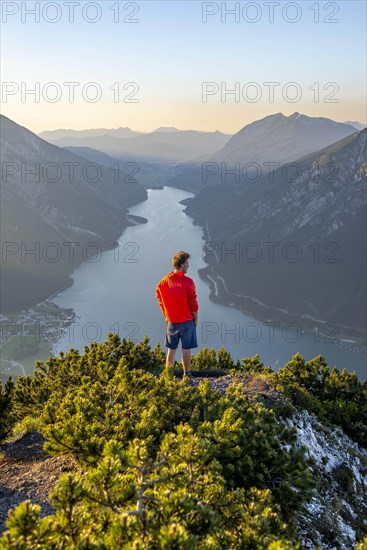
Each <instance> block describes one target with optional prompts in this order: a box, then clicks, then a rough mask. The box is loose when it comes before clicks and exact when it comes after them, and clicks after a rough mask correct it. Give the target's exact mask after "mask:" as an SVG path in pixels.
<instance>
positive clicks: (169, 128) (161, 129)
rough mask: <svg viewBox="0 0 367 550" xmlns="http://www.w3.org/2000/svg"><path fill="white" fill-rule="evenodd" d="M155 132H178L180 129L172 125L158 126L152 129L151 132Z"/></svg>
mask: <svg viewBox="0 0 367 550" xmlns="http://www.w3.org/2000/svg"><path fill="white" fill-rule="evenodd" d="M155 132H180V130H179V129H178V128H175V127H174V126H160V127H159V128H156V129H155V130H153V132H152V134H154V133H155Z"/></svg>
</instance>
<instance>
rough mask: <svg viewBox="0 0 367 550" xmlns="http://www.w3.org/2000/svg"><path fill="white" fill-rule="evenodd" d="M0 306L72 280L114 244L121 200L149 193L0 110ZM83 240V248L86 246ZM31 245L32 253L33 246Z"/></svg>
mask: <svg viewBox="0 0 367 550" xmlns="http://www.w3.org/2000/svg"><path fill="white" fill-rule="evenodd" d="M0 124H1V166H2V178H1V241H2V252H3V254H2V269H1V311H2V312H7V311H14V310H19V309H22V308H26V307H28V306H31V305H34V304H36V303H38V302H40V301H41V300H43V299H45V298H47V297H48V296H49V295H50V294H52V293H54V292H56V291H58V290H60V288H63V287H66V286H69V285H70V284H72V279H71V278H70V274H71V272H72V271H73V270H74V269H75V268H76V267H77V266H78V265H79V264H80V263H81V262H82V261H83V260H85V259H86V256H87V257H88V256H89V255H90V256H92V255H93V254H94V255H95V254H98V252H99V251H100V250H101V249H105V248H109V247H112V246H113V245H114V242H115V240H116V239H117V238H118V237H119V236H120V235H121V233H122V231H123V229H124V228H125V227H127V226H128V225H131V223H132V222H131V221H130V220H129V219H128V218H127V216H126V213H127V208H128V207H129V206H132V205H134V204H137V203H139V202H141V201H143V200H145V199H146V198H147V192H146V190H145V189H144V188H143V187H142V186H141V185H140V184H139V183H138V182H137V181H136V180H135V179H134V178H132V177H131V176H130V175H128V174H127V173H126V172H123V171H120V172H119V173H118V174H117V172H113V171H112V170H109V169H108V168H105V167H104V166H103V165H101V166H100V167H99V169H98V167H97V168H96V167H93V166H91V165H89V168H88V160H87V159H85V158H83V157H81V156H78V155H75V154H74V153H72V152H70V151H66V150H65V149H62V148H60V147H56V146H55V145H52V144H50V143H48V142H47V141H44V140H43V139H41V138H39V137H38V136H37V135H35V134H34V133H32V132H30V131H29V130H27V129H26V128H24V127H22V126H20V125H18V124H16V123H15V122H13V121H12V120H10V119H9V118H7V117H5V116H1V119H0ZM88 247H89V251H88ZM32 251H33V253H32Z"/></svg>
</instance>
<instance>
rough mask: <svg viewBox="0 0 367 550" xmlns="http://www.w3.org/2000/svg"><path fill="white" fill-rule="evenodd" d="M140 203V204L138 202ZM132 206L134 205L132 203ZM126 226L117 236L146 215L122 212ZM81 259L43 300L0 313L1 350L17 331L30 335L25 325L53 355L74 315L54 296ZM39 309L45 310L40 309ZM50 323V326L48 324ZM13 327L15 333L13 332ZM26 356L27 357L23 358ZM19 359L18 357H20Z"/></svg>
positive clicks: (65, 286)
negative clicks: (44, 343)
mask: <svg viewBox="0 0 367 550" xmlns="http://www.w3.org/2000/svg"><path fill="white" fill-rule="evenodd" d="M138 204H139V203H138ZM132 206H135V205H132ZM125 216H126V225H125V227H124V228H123V229H122V232H121V234H120V236H119V237H118V239H120V238H121V237H122V235H123V234H124V231H125V229H127V228H128V227H131V226H134V225H140V224H145V223H148V220H147V219H146V218H143V217H142V216H135V215H134V214H128V213H126V214H125ZM117 247H118V243H117V239H116V241H115V243H114V246H112V247H111V246H108V245H107V244H106V245H105V246H102V245H101V251H102V252H106V251H108V250H114V249H115V248H117ZM82 263H83V262H81V263H80V264H78V265H76V266H75V268H74V270H73V271H72V272H71V273H70V274H69V275H68V277H69V284H67V285H64V286H63V287H61V288H59V289H58V290H56V291H55V292H53V293H52V294H50V295H48V296H47V297H46V298H44V300H42V301H40V302H37V303H36V304H33V305H30V306H28V307H27V308H25V309H22V310H20V311H11V312H4V313H1V314H0V325H1V327H2V330H1V340H0V350H1V349H2V348H3V346H4V345H6V344H7V343H8V342H9V341H10V339H11V338H12V337H13V336H15V335H17V334H18V333H19V334H20V336H21V338H22V339H24V338H26V336H27V334H29V335H31V334H32V330H27V328H26V327H27V325H33V324H34V325H37V326H38V327H39V332H40V334H41V333H42V339H43V340H44V341H45V342H46V344H47V347H48V349H49V352H50V354H51V356H54V357H55V356H56V355H57V354H56V352H55V346H56V344H57V342H58V341H59V340H60V339H61V338H62V336H63V334H65V332H67V330H68V327H69V326H70V325H71V324H72V323H73V322H75V320H76V318H77V315H76V313H75V310H74V309H73V308H63V307H60V306H58V305H57V304H56V303H55V302H53V301H52V300H53V298H55V297H56V296H58V295H59V294H61V293H62V292H64V291H65V290H67V289H68V288H70V287H71V286H72V285H73V284H74V279H73V278H72V273H73V272H74V271H75V270H76V269H78V268H79V267H80V266H81V265H82ZM42 310H45V312H43V311H42ZM50 325H51V326H50ZM14 329H16V331H17V332H16V333H14ZM24 359H27V357H24ZM20 361H21V360H20Z"/></svg>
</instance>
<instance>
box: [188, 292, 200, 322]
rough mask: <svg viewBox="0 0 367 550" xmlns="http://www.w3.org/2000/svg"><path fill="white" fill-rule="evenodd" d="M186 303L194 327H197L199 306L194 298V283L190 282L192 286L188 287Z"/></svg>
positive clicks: (195, 297)
mask: <svg viewBox="0 0 367 550" xmlns="http://www.w3.org/2000/svg"><path fill="white" fill-rule="evenodd" d="M187 301H188V303H189V308H190V309H191V313H192V314H193V316H194V319H195V325H197V324H198V310H199V306H198V301H197V296H196V288H195V283H194V281H192V284H191V285H190V286H189V287H188V292H187Z"/></svg>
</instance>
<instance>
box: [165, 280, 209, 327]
mask: <svg viewBox="0 0 367 550" xmlns="http://www.w3.org/2000/svg"><path fill="white" fill-rule="evenodd" d="M155 294H156V296H157V300H158V303H159V307H160V308H161V310H162V313H163V315H164V317H165V319H166V321H170V322H171V323H184V322H185V321H191V320H192V319H194V316H193V314H192V313H193V312H195V311H198V310H199V306H198V302H197V297H196V288H195V283H194V281H193V280H192V279H190V277H186V275H185V273H184V272H183V271H178V272H177V273H175V272H174V271H171V272H170V273H168V275H166V276H165V277H163V279H162V280H161V281H160V282H159V283H158V285H157V288H156V291H155Z"/></svg>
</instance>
